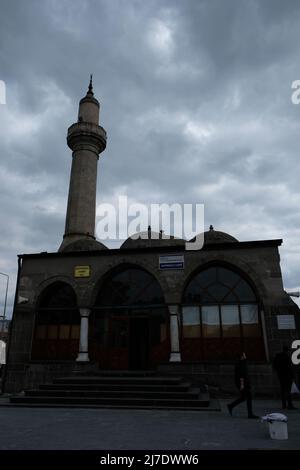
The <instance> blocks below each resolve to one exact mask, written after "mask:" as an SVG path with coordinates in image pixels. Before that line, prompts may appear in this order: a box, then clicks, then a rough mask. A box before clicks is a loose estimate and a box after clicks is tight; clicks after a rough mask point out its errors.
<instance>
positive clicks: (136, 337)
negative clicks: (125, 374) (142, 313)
mask: <svg viewBox="0 0 300 470" xmlns="http://www.w3.org/2000/svg"><path fill="white" fill-rule="evenodd" d="M129 332H130V333H129V338H130V340H129V368H130V369H131V370H147V369H148V367H149V320H148V318H145V317H140V318H139V317H133V318H130V319H129Z"/></svg>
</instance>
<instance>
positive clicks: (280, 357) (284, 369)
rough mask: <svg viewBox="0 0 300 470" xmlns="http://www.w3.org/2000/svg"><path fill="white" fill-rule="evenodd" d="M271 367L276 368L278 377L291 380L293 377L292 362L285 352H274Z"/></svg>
mask: <svg viewBox="0 0 300 470" xmlns="http://www.w3.org/2000/svg"><path fill="white" fill-rule="evenodd" d="M273 367H274V369H275V370H276V372H277V374H278V377H280V378H286V379H287V380H292V379H293V377H294V371H293V363H292V361H291V358H290V356H289V355H288V353H287V352H284V351H283V352H281V353H278V354H276V356H275V358H274V361H273Z"/></svg>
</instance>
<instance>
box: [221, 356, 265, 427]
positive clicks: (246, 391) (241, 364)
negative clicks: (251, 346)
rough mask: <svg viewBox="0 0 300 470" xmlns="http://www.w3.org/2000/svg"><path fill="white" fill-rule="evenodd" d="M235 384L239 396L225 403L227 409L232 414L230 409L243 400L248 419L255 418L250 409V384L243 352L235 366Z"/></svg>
mask: <svg viewBox="0 0 300 470" xmlns="http://www.w3.org/2000/svg"><path fill="white" fill-rule="evenodd" d="M235 384H236V386H237V389H238V390H239V393H240V396H239V398H237V399H236V400H235V401H233V402H232V403H230V404H229V405H227V408H228V411H229V413H230V415H231V416H232V410H233V408H235V407H236V406H237V405H239V404H240V403H243V402H244V401H246V402H247V411H248V418H249V419H257V418H258V416H256V415H255V414H254V413H253V411H252V394H251V385H250V380H249V375H248V366H247V358H246V354H245V353H244V352H243V353H242V354H241V355H240V357H239V360H238V362H237V364H236V366H235Z"/></svg>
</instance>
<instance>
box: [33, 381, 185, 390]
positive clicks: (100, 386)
mask: <svg viewBox="0 0 300 470" xmlns="http://www.w3.org/2000/svg"><path fill="white" fill-rule="evenodd" d="M190 387H191V384H190V382H181V383H180V384H171V385H164V384H156V385H153V384H147V383H146V384H145V383H143V384H132V383H96V384H95V383H68V384H65V383H62V384H61V383H55V384H53V383H52V384H41V385H40V386H39V389H40V390H65V389H66V388H67V389H68V390H95V391H96V390H99V391H102V390H103V391H107V390H108V391H109V390H112V391H115V390H116V391H119V390H120V391H122V390H124V391H126V390H128V391H134V390H136V391H143V390H144V391H149V392H150V391H153V392H156V391H159V392H172V391H174V392H184V391H187V390H188V389H189V388H190Z"/></svg>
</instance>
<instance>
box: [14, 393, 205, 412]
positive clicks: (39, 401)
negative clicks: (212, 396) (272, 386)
mask: <svg viewBox="0 0 300 470" xmlns="http://www.w3.org/2000/svg"><path fill="white" fill-rule="evenodd" d="M10 401H11V403H14V404H22V405H23V406H24V405H26V404H28V405H30V404H35V405H76V406H79V405H87V406H91V405H97V406H104V407H107V406H109V407H115V408H118V407H124V406H129V407H132V408H135V407H139V408H143V407H147V408H148V407H151V408H155V407H156V406H157V407H163V408H177V407H180V408H192V409H193V408H201V407H208V406H209V398H208V397H207V396H205V397H202V396H201V397H200V398H198V399H186V398H182V399H178V398H177V399H163V398H157V399H154V398H114V397H107V398H96V397H93V398H87V397H81V398H79V397H51V396H46V397H28V396H14V397H11V399H10Z"/></svg>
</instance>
